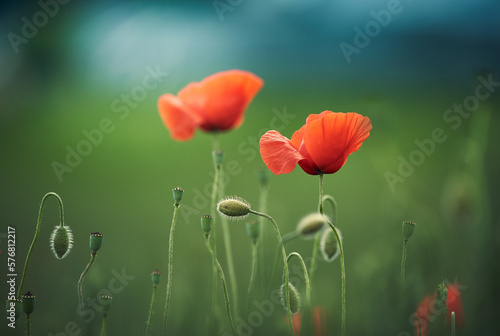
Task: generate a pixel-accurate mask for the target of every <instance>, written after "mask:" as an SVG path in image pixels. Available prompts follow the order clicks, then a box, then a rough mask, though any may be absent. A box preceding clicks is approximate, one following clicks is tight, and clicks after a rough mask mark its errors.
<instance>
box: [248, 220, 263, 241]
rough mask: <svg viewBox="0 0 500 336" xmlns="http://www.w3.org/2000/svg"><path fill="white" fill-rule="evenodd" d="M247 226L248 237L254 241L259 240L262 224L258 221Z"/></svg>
mask: <svg viewBox="0 0 500 336" xmlns="http://www.w3.org/2000/svg"><path fill="white" fill-rule="evenodd" d="M246 226H247V235H248V237H250V238H251V239H253V240H254V241H257V239H259V236H260V230H261V226H260V222H258V221H256V220H251V221H249V222H248V223H247V225H246Z"/></svg>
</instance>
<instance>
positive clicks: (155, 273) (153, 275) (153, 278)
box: [151, 269, 161, 286]
mask: <svg viewBox="0 0 500 336" xmlns="http://www.w3.org/2000/svg"><path fill="white" fill-rule="evenodd" d="M160 277H161V272H160V271H159V270H158V269H155V270H154V271H153V272H151V282H152V283H153V286H157V285H158V284H159V283H160Z"/></svg>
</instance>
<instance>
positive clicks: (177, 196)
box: [172, 187, 184, 205]
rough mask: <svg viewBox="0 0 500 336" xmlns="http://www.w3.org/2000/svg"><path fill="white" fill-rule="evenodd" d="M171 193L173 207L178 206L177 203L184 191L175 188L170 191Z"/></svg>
mask: <svg viewBox="0 0 500 336" xmlns="http://www.w3.org/2000/svg"><path fill="white" fill-rule="evenodd" d="M172 193H173V194H174V201H175V205H179V202H180V201H181V199H182V194H183V193H184V189H182V188H179V187H177V188H174V189H172Z"/></svg>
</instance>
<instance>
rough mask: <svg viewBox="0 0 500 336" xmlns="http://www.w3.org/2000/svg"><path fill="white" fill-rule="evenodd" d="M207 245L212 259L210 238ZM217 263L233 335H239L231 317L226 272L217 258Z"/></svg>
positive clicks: (206, 241)
mask: <svg viewBox="0 0 500 336" xmlns="http://www.w3.org/2000/svg"><path fill="white" fill-rule="evenodd" d="M205 245H206V246H207V249H208V251H209V252H210V254H211V255H212V258H213V256H214V251H213V250H212V247H211V246H210V239H209V237H208V236H205ZM215 261H216V263H217V270H218V272H219V276H220V279H221V282H222V289H223V291H224V299H225V300H226V313H227V319H228V320H229V324H231V330H232V332H233V335H237V333H236V329H234V322H233V317H232V316H231V305H230V303H229V294H228V290H227V283H226V277H225V276H224V271H223V270H222V266H221V265H220V263H219V261H218V260H217V258H215Z"/></svg>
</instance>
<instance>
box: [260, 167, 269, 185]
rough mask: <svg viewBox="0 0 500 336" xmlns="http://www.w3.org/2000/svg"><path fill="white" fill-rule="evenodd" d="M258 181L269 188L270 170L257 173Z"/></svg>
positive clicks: (263, 169)
mask: <svg viewBox="0 0 500 336" xmlns="http://www.w3.org/2000/svg"><path fill="white" fill-rule="evenodd" d="M257 179H258V180H259V182H260V184H261V185H262V186H267V184H268V183H269V169H267V168H262V169H259V170H258V171H257Z"/></svg>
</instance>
